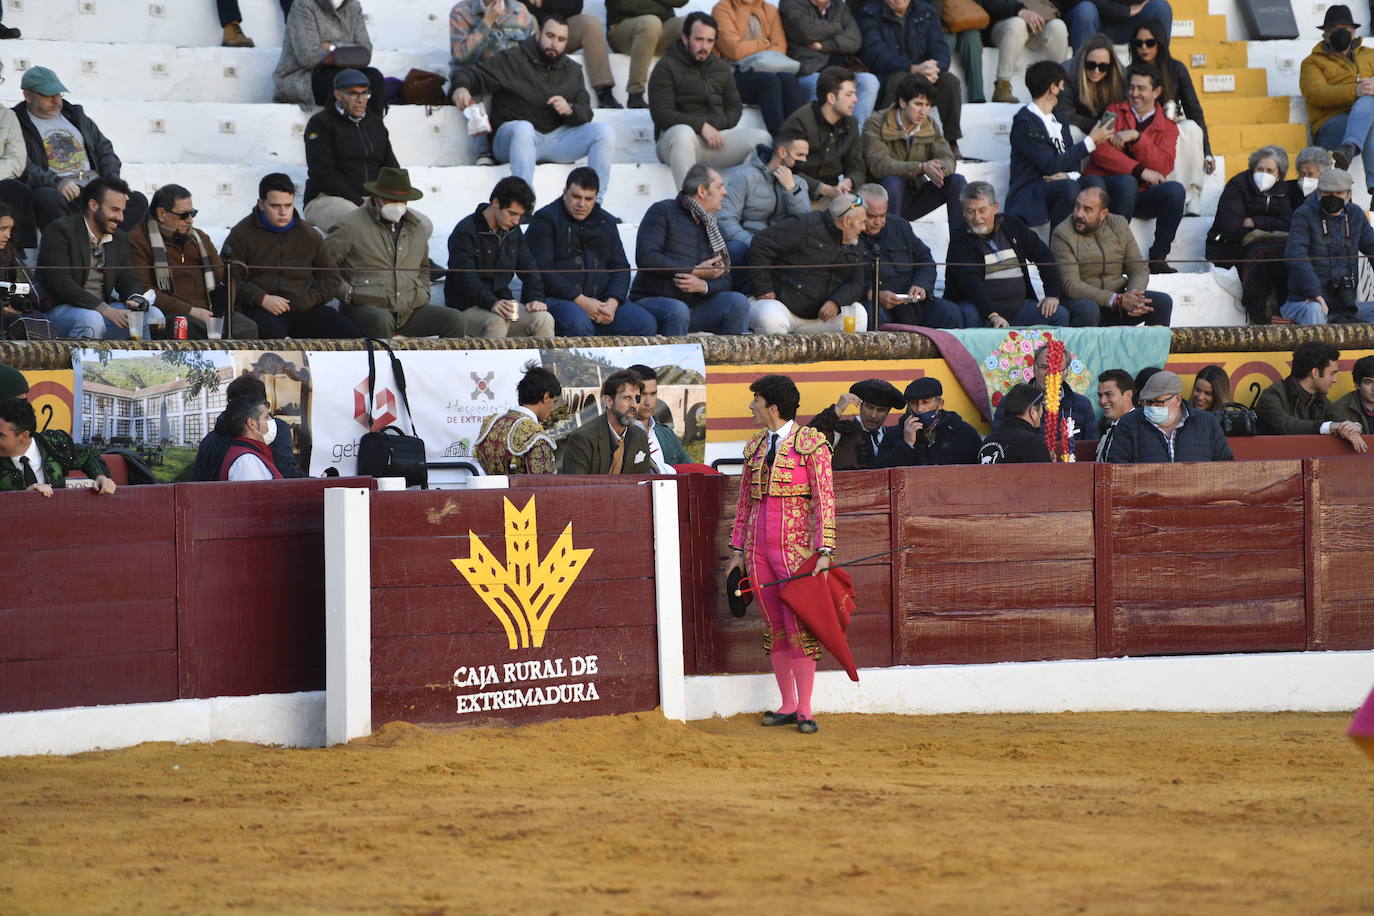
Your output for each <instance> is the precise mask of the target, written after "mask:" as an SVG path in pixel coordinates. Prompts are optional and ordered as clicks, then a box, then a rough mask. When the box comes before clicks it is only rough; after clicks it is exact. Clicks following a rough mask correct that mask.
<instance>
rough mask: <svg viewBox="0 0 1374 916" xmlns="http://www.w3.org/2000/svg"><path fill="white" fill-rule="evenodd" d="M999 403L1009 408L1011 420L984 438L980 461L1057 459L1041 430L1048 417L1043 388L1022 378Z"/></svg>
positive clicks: (1031, 461)
mask: <svg viewBox="0 0 1374 916" xmlns="http://www.w3.org/2000/svg"><path fill="white" fill-rule="evenodd" d="M998 406H999V407H1001V408H1002V409H1003V410H1005V411H1006V416H1007V420H1006V422H1005V423H1004V424H1002V426H1001V427H1000V428H998V429H994V430H993V431H992V432H990V433H988V437H987V438H986V439H984V440H983V447H982V448H981V449H980V450H979V451H978V463H979V464H1030V463H1035V462H1048V461H1052V460H1054V459H1052V458H1051V457H1050V447H1049V446H1048V445H1046V444H1045V437H1044V436H1043V435H1042V434H1041V432H1040V424H1041V423H1042V422H1043V421H1044V419H1045V393H1044V392H1043V391H1041V390H1040V389H1039V388H1036V387H1035V386H1034V385H1028V384H1026V383H1025V382H1021V383H1020V384H1019V385H1013V386H1012V389H1011V390H1010V391H1008V392H1007V393H1006V395H1005V396H1004V397H1003V398H1002V403H1001V404H999V405H998Z"/></svg>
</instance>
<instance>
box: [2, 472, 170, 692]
mask: <svg viewBox="0 0 1374 916" xmlns="http://www.w3.org/2000/svg"><path fill="white" fill-rule="evenodd" d="M173 494H174V488H173V487H169V486H153V487H127V488H121V489H120V490H119V491H118V492H117V493H115V494H114V495H113V496H96V495H95V494H94V493H92V492H91V491H89V490H58V491H57V492H55V493H54V494H53V497H52V499H50V500H49V499H44V498H43V497H42V496H39V495H38V494H37V493H26V492H15V493H0V519H3V521H4V526H5V531H6V532H7V537H6V549H5V585H4V597H3V598H2V599H0V712H18V711H21V710H32V709H55V708H60V707H64V706H97V705H104V704H110V703H145V702H153V701H158V700H174V699H176V698H177V608H176V595H177V587H176V582H177V580H176V551H175V549H174V546H173V544H174V533H175V530H174V520H175V515H174V512H173Z"/></svg>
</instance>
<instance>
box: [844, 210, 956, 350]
mask: <svg viewBox="0 0 1374 916" xmlns="http://www.w3.org/2000/svg"><path fill="white" fill-rule="evenodd" d="M859 197H860V198H861V199H862V200H863V202H864V213H865V214H866V217H865V219H864V231H863V233H862V234H861V235H860V236H859V250H860V253H861V255H862V259H863V262H864V304H865V305H866V306H868V308H869V311H870V314H873V315H874V316H875V319H874V323H875V324H876V325H877V326H878V327H881V326H882V325H884V324H909V325H917V326H920V327H927V328H962V327H964V316H963V312H961V311H960V310H959V307H958V306H957V305H955V304H954V303H952V302H947V301H945V300H944V299H937V298H936V297H935V258H934V257H933V256H932V255H931V253H930V249H929V248H927V247H926V243H925V242H923V241H921V240H920V238H918V237H917V235H916V233H915V232H913V231H912V229H911V223H909V222H907V221H906V220H904V219H891V220H890V219H888V218H887V209H888V207H887V191H886V190H885V189H884V188H883V186H882V185H880V184H866V185H864V186H863V187H861V188H859ZM875 264H876V268H877V271H878V275H877V276H876V277H875V276H874V275H873V272H874V267H875ZM947 269H948V268H947ZM875 288H876V289H877V290H878V301H877V306H878V307H877V309H876V310H874V302H873V301H872V296H873V290H874V289H875Z"/></svg>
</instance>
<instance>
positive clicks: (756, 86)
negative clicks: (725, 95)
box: [735, 70, 812, 134]
mask: <svg viewBox="0 0 1374 916" xmlns="http://www.w3.org/2000/svg"><path fill="white" fill-rule="evenodd" d="M735 88H736V89H738V90H739V98H740V101H741V102H743V103H744V104H746V105H757V106H759V113H760V114H762V115H763V126H764V127H766V128H767V129H768V132H769V133H770V134H775V133H777V132H778V128H779V127H781V126H782V122H783V121H786V120H787V116H788V115H790V114H791V113H792V112H794V111H796V110H797V109H798V108H800V107H802V106H803V105H805V104H806V102H807V99H809V98H810V97H811V95H812V91H809V90H806V89H803V88H802V87H801V84H800V83H798V82H797V78H796V77H795V76H793V75H792V74H791V73H764V72H761V71H759V72H756V71H744V70H736V71H735Z"/></svg>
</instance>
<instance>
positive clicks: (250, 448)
mask: <svg viewBox="0 0 1374 916" xmlns="http://www.w3.org/2000/svg"><path fill="white" fill-rule="evenodd" d="M224 424H225V427H226V429H227V430H228V431H229V434H230V435H231V436H233V437H234V438H233V441H231V442H230V443H229V451H228V452H226V453H225V455H224V462H223V463H222V464H221V465H220V470H219V479H220V480H234V481H241V480H280V479H281V471H278V470H277V465H276V464H275V463H274V462H273V461H272V448H271V446H272V442H273V440H274V439H276V437H277V421H276V420H275V419H273V417H272V412H271V410H269V409H268V406H267V402H266V401H256V400H254V399H252V398H236V399H235V400H233V401H230V402H229V406H228V407H226V408H225V409H224Z"/></svg>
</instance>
